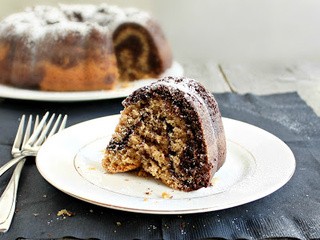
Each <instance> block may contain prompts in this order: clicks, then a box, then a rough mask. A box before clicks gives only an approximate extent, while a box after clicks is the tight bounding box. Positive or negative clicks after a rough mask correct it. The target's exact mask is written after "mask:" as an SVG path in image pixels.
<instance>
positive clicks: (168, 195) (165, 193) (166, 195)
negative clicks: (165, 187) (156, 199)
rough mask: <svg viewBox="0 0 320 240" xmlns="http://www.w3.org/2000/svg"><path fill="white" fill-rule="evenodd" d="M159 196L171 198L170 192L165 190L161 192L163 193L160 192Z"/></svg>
mask: <svg viewBox="0 0 320 240" xmlns="http://www.w3.org/2000/svg"><path fill="white" fill-rule="evenodd" d="M161 197H162V198H163V199H172V198H173V196H172V195H170V194H169V193H167V192H163V193H162V194H161Z"/></svg>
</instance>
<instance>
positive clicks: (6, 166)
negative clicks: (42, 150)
mask: <svg viewBox="0 0 320 240" xmlns="http://www.w3.org/2000/svg"><path fill="white" fill-rule="evenodd" d="M24 158H25V156H19V157H16V158H13V159H11V160H10V161H9V162H7V163H6V164H4V165H3V166H2V167H1V168H0V177H1V176H2V174H4V173H5V172H6V171H7V170H8V169H9V168H11V167H12V166H13V165H15V164H16V163H18V162H20V161H21V160H22V159H24Z"/></svg>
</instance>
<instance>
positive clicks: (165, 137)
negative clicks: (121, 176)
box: [103, 98, 194, 190]
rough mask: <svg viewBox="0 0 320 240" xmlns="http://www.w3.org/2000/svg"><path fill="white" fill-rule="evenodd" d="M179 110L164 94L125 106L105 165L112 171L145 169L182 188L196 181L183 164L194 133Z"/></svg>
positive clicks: (165, 181) (172, 185)
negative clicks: (160, 96)
mask: <svg viewBox="0 0 320 240" xmlns="http://www.w3.org/2000/svg"><path fill="white" fill-rule="evenodd" d="M173 108H175V109H173ZM177 111H178V108H177V107H175V106H172V104H170V103H169V102H168V101H166V100H163V99H161V98H154V99H151V100H149V101H148V103H146V102H142V101H141V102H139V103H136V104H133V105H129V106H128V107H126V108H125V109H124V110H123V112H122V113H121V118H120V122H119V124H118V125H117V127H116V130H115V133H114V135H113V136H112V137H113V138H112V141H111V142H110V144H109V146H108V147H107V149H106V153H105V158H104V160H103V165H104V168H105V169H106V170H107V171H108V172H109V173H116V172H126V171H130V170H134V169H142V170H144V171H146V172H147V173H149V174H151V175H152V176H153V177H155V178H157V179H160V180H161V181H162V182H164V183H165V184H166V185H168V186H170V187H172V188H174V189H182V190H183V189H184V184H185V183H186V182H192V181H194V179H193V176H192V174H188V173H187V172H186V171H185V168H183V167H182V166H181V164H180V159H183V155H184V154H185V149H186V148H187V146H186V144H187V142H188V139H189V140H190V139H192V138H193V134H192V133H191V132H190V130H188V127H187V124H186V122H185V121H184V119H183V118H181V117H180V116H179V114H176V113H177Z"/></svg>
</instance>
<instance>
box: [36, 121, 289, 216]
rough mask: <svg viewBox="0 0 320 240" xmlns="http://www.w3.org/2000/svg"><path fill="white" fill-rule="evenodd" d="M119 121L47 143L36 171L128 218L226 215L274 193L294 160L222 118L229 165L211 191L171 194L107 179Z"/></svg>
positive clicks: (276, 144)
mask: <svg viewBox="0 0 320 240" xmlns="http://www.w3.org/2000/svg"><path fill="white" fill-rule="evenodd" d="M118 119H119V115H113V116H108V117H103V118H97V119H94V120H90V121H86V122H83V123H80V124H77V125H74V126H71V127H69V128H67V129H65V130H63V131H62V132H60V133H58V134H56V135H54V136H53V137H52V138H50V139H48V140H47V141H46V142H45V144H44V145H43V146H42V147H41V149H40V151H39V153H38V156H37V158H36V165H37V168H38V170H39V171H40V173H41V175H42V176H43V177H44V178H45V179H46V180H47V181H48V182H49V183H50V184H52V185H53V186H54V187H56V188H58V189H60V190H61V191H63V192H65V193H67V194H69V195H71V196H73V197H75V198H78V199H81V200H83V201H86V202H89V203H92V204H96V205H100V206H103V207H107V208H113V209H118V210H123V211H129V212H139V213H150V214H185V213H199V212H208V211H215V210H221V209H226V208H230V207H234V206H238V205H241V204H245V203H248V202H251V201H254V200H257V199H259V198H262V197H264V196H267V195H268V194H271V193H273V192H274V191H276V190H278V189H279V188H280V187H282V186H283V185H284V184H285V183H287V182H288V181H289V179H290V178H291V176H292V174H293V173H294V170H295V158H294V155H293V153H292V152H291V150H290V149H289V147H288V146H287V145H286V144H285V143H284V142H282V141H281V140H280V139H279V138H277V137H276V136H274V135H272V134H271V133H269V132H267V131H265V130H262V129H260V128H258V127H255V126H253V125H250V124H247V123H243V122H240V121H236V120H232V119H228V118H223V123H224V127H225V132H226V137H227V159H226V162H225V164H224V165H223V167H222V168H221V169H220V170H219V171H218V172H217V173H216V174H215V176H214V178H213V180H212V184H213V185H212V186H211V187H208V188H202V189H200V190H197V191H192V192H182V191H177V190H173V189H171V188H169V187H167V186H165V185H164V184H162V183H161V182H159V181H157V180H154V179H152V178H144V177H138V176H136V175H134V174H131V173H119V174H108V173H105V171H104V170H103V168H102V167H101V159H102V157H103V151H104V149H105V147H106V145H107V143H108V141H109V139H110V137H111V134H112V133H113V131H114V128H115V126H116V124H117V123H118Z"/></svg>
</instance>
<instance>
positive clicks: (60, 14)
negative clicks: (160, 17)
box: [0, 3, 151, 47]
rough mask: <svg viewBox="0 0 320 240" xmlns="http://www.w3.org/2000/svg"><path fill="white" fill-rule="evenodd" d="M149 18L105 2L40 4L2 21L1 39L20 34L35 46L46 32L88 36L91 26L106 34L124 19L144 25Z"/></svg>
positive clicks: (26, 41)
mask: <svg viewBox="0 0 320 240" xmlns="http://www.w3.org/2000/svg"><path fill="white" fill-rule="evenodd" d="M150 17H151V16H150V15H149V14H148V13H146V12H143V11H140V10H138V9H134V8H128V9H122V8H119V7H117V6H112V5H108V4H106V3H102V4H100V5H90V4H74V5H65V4H60V5H59V6H58V7H53V6H41V5H39V6H35V7H32V8H30V7H29V8H26V9H25V10H24V11H23V12H20V13H16V14H12V15H10V16H8V17H7V18H5V19H4V20H2V21H1V23H0V38H9V39H10V38H12V37H21V38H24V39H25V44H29V45H30V47H32V46H34V45H35V44H34V43H35V42H37V41H39V40H40V39H42V38H43V37H45V36H46V35H47V33H50V36H51V35H53V36H54V37H57V38H58V37H61V36H64V35H67V34H68V33H69V32H70V31H72V32H77V33H79V34H81V35H82V36H85V35H86V34H87V33H88V32H89V31H91V30H92V29H96V30H98V31H99V32H101V33H103V34H107V33H108V32H109V31H110V30H114V29H115V28H116V27H117V26H119V25H120V24H122V23H123V22H128V21H129V22H136V23H138V24H141V25H144V24H145V23H146V22H147V21H148V19H150Z"/></svg>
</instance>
